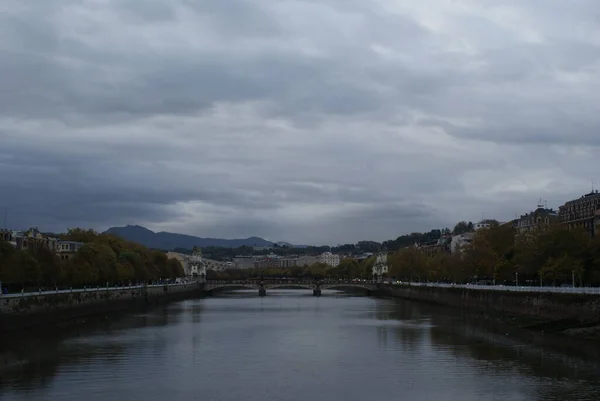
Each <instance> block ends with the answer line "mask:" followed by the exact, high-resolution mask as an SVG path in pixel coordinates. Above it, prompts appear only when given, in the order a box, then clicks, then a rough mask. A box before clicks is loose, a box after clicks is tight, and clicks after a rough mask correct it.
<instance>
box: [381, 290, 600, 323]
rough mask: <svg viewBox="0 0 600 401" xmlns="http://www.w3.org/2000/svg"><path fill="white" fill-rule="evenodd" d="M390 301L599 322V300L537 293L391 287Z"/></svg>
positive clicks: (584, 295) (597, 297)
mask: <svg viewBox="0 0 600 401" xmlns="http://www.w3.org/2000/svg"><path fill="white" fill-rule="evenodd" d="M389 291H390V293H391V295H392V296H394V297H399V298H405V299H412V300H417V301H425V302H432V303H436V304H440V305H447V306H452V307H459V308H467V309H474V310H482V311H496V312H502V313H510V314H514V315H524V316H531V317H536V318H542V319H548V320H560V319H571V320H575V321H579V322H581V323H594V322H600V296H598V295H590V294H561V293H539V292H513V291H485V290H474V289H465V288H442V287H420V286H419V287H418V286H412V287H411V286H394V287H392V288H390V289H389Z"/></svg>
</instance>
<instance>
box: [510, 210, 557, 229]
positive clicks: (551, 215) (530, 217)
mask: <svg viewBox="0 0 600 401" xmlns="http://www.w3.org/2000/svg"><path fill="white" fill-rule="evenodd" d="M557 223H558V213H557V212H556V211H554V210H552V209H548V208H546V207H544V205H541V204H538V205H537V208H536V209H535V210H534V211H532V212H529V213H527V214H523V215H521V217H520V218H519V219H517V220H516V222H515V228H516V229H517V232H518V233H519V234H523V233H525V232H528V231H538V230H543V229H545V228H548V227H550V226H551V225H554V224H557Z"/></svg>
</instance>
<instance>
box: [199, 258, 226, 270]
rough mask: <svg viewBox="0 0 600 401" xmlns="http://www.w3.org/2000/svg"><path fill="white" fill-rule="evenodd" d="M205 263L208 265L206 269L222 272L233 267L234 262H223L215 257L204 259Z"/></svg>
mask: <svg viewBox="0 0 600 401" xmlns="http://www.w3.org/2000/svg"><path fill="white" fill-rule="evenodd" d="M204 264H205V265H206V269H208V270H214V271H216V272H222V271H225V270H227V269H231V268H232V267H233V263H232V262H223V261H220V260H213V259H204Z"/></svg>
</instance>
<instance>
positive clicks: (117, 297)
mask: <svg viewBox="0 0 600 401" xmlns="http://www.w3.org/2000/svg"><path fill="white" fill-rule="evenodd" d="M202 294H203V289H202V286H201V285H199V284H197V283H188V284H180V285H169V286H156V287H145V288H127V287H123V288H118V289H114V290H94V289H90V290H88V291H86V292H73V293H59V294H56V293H54V294H53V293H41V294H40V295H35V296H27V297H17V298H0V333H7V332H13V331H18V330H23V329H27V328H31V327H35V326H42V325H45V324H55V323H60V322H63V321H68V320H72V319H81V318H84V317H88V316H93V315H100V314H107V313H113V312H120V311H125V310H129V309H133V308H136V307H144V306H149V305H158V304H161V303H163V302H168V301H173V300H178V299H185V298H191V297H194V296H201V295H202Z"/></svg>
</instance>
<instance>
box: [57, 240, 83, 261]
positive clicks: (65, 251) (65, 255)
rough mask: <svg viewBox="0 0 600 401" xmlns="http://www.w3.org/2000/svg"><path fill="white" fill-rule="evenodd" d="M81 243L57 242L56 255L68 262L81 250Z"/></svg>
mask: <svg viewBox="0 0 600 401" xmlns="http://www.w3.org/2000/svg"><path fill="white" fill-rule="evenodd" d="M83 245H84V243H83V242H75V241H58V250H57V252H56V254H57V255H58V256H59V257H60V258H61V259H62V260H69V259H71V258H72V257H73V256H75V254H76V253H77V252H78V251H79V250H80V249H81V247H82V246H83Z"/></svg>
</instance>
